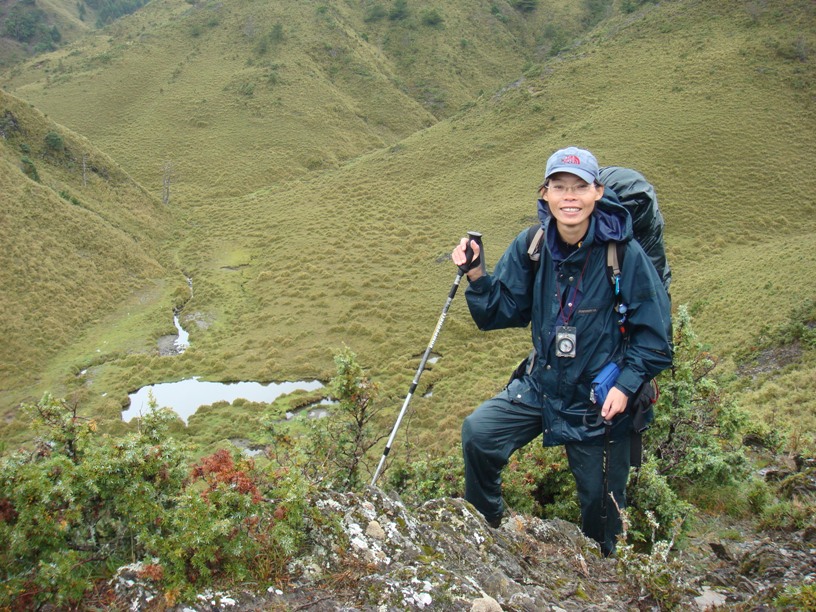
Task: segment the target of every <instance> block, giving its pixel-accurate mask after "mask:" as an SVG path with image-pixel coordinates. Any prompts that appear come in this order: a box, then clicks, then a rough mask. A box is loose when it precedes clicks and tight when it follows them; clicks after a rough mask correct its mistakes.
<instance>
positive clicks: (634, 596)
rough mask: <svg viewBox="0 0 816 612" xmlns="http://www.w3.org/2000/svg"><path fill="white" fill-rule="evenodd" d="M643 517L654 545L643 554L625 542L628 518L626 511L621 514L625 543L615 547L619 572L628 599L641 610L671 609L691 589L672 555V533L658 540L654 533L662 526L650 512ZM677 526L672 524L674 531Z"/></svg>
mask: <svg viewBox="0 0 816 612" xmlns="http://www.w3.org/2000/svg"><path fill="white" fill-rule="evenodd" d="M646 516H647V519H648V523H649V526H650V527H651V531H652V533H651V537H650V539H651V540H652V541H653V542H654V546H653V547H652V549H651V551H650V552H648V553H642V552H637V551H636V550H635V548H634V546H632V545H631V544H626V543H624V542H625V540H626V539H627V529H628V524H629V517H628V516H627V512H626V511H625V510H624V511H623V512H622V513H621V517H622V519H623V533H622V537H621V540H622V541H624V542H622V543H621V544H620V545H618V547H617V566H616V568H617V571H618V575H619V576H620V577H621V581H622V585H623V587H624V589H626V590H627V591H628V592H629V596H630V598H631V600H632V601H637V602H638V604H639V607H640V608H641V609H658V610H673V609H676V608H677V607H678V606H679V605H680V602H681V601H682V598H683V596H684V595H685V594H686V593H688V592H690V585H689V584H688V583H687V581H686V580H685V578H684V573H683V571H682V569H683V565H682V563H681V562H680V561H679V560H678V559H677V558H673V557H672V556H671V550H672V548H673V546H674V536H672V537H671V538H670V539H668V540H666V539H661V540H657V539H656V538H657V533H658V532H660V531H665V526H661V525H660V524H659V523H658V522H657V520H656V519H655V518H654V516H652V515H651V514H649V513H647V515H646ZM678 529H679V525H676V524H675V526H674V534H676V533H677V531H678ZM649 604H652V605H649Z"/></svg>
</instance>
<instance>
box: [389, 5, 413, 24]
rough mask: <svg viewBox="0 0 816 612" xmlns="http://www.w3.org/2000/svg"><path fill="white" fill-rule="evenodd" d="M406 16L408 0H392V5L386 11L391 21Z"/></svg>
mask: <svg viewBox="0 0 816 612" xmlns="http://www.w3.org/2000/svg"><path fill="white" fill-rule="evenodd" d="M406 17H408V0H394V5H393V6H392V7H391V10H390V11H389V12H388V18H389V19H390V20H391V21H400V20H402V19H405V18H406Z"/></svg>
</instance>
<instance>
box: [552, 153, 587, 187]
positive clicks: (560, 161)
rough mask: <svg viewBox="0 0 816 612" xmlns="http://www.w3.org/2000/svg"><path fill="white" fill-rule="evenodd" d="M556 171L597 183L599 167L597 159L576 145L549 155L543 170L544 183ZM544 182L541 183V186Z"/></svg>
mask: <svg viewBox="0 0 816 612" xmlns="http://www.w3.org/2000/svg"><path fill="white" fill-rule="evenodd" d="M558 172H568V173H569V174H574V175H575V176H577V177H579V178H582V179H584V180H585V181H586V182H587V183H597V182H598V175H599V173H600V169H599V168H598V160H597V159H595V156H594V155H593V154H592V153H590V152H589V151H587V150H586V149H579V148H578V147H567V148H566V149H560V150H558V151H556V152H555V153H553V154H552V155H550V159H548V160H547V169H546V171H545V172H544V183H546V182H547V179H548V178H550V177H551V176H552V175H553V174H556V173H558ZM544 183H542V184H541V186H542V187H543V186H544Z"/></svg>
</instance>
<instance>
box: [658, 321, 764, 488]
mask: <svg viewBox="0 0 816 612" xmlns="http://www.w3.org/2000/svg"><path fill="white" fill-rule="evenodd" d="M674 323H675V331H674V347H675V354H674V365H673V366H672V368H671V369H670V370H669V371H667V372H665V373H664V375H663V376H661V378H660V388H661V396H660V400H659V402H658V404H657V406H656V408H655V419H654V422H653V423H652V426H651V428H650V429H649V431H648V432H647V433H646V435H645V440H644V448H645V451H646V452H647V453H649V454H652V455H653V456H654V457H655V459H656V462H657V463H656V465H657V468H658V471H659V473H660V474H662V475H664V476H665V477H666V478H667V480H668V482H669V484H670V485H671V486H672V488H674V489H675V490H678V491H682V490H683V488H684V487H686V486H688V485H690V484H692V483H694V484H695V485H697V486H700V485H702V486H705V485H709V484H710V485H711V486H720V485H728V484H734V483H736V482H741V481H743V480H744V479H745V478H747V476H748V473H749V471H750V466H749V464H748V460H747V457H746V456H745V453H744V449H743V447H742V436H741V432H742V429H743V428H744V427H745V425H746V423H747V422H748V418H747V416H746V414H745V413H744V412H743V411H741V410H740V409H739V408H738V407H737V406H736V405H735V404H734V403H733V402H732V401H730V400H728V399H727V398H725V397H724V396H723V395H722V393H721V392H720V389H719V386H718V384H717V382H716V380H715V379H714V378H713V376H712V375H711V374H712V371H713V370H714V369H715V367H716V365H717V360H716V358H715V357H714V356H713V355H711V354H710V353H708V352H707V351H705V350H704V349H703V347H702V345H701V344H700V343H699V342H698V341H697V336H696V334H695V333H694V330H693V329H692V326H691V317H690V315H689V313H688V309H687V308H686V307H685V306H681V307H680V308H679V309H678V312H677V315H676V316H675V319H674Z"/></svg>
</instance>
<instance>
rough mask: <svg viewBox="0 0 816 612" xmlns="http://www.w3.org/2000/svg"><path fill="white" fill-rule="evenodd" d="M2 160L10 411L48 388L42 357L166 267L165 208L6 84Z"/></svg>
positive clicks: (73, 339)
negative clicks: (8, 90)
mask: <svg viewBox="0 0 816 612" xmlns="http://www.w3.org/2000/svg"><path fill="white" fill-rule="evenodd" d="M0 167H1V168H2V170H0V194H2V200H3V205H2V213H0V215H1V216H0V219H1V220H2V231H0V258H2V259H0V285H2V288H3V296H2V310H3V317H2V325H3V333H2V335H3V343H2V345H0V364H2V369H0V389H2V397H3V404H4V406H3V407H4V411H6V410H8V407H9V403H10V402H13V401H19V399H21V398H22V397H30V396H31V393H34V392H35V390H39V391H38V392H39V393H41V392H42V391H44V390H45V388H42V381H41V380H40V377H41V376H42V375H43V371H44V365H45V364H46V363H47V362H48V360H49V359H50V358H52V357H53V356H54V355H55V354H56V353H58V352H59V351H60V350H61V349H63V348H65V347H66V346H68V345H74V344H76V343H77V340H78V338H79V336H80V335H81V333H82V331H83V330H84V329H86V328H87V327H88V325H89V324H90V323H91V322H93V321H94V320H96V319H98V318H99V317H101V316H104V315H105V314H107V313H109V312H111V311H112V310H114V309H115V308H116V307H117V306H118V304H119V303H120V302H121V301H122V300H123V299H125V298H126V297H127V296H129V295H131V294H132V293H133V292H134V291H135V290H137V289H141V288H142V287H143V286H145V285H146V284H147V283H150V282H151V281H155V279H160V278H161V277H162V276H163V275H164V266H165V263H164V258H163V256H162V255H161V254H160V252H159V246H158V245H159V243H160V242H161V241H162V240H163V239H165V238H166V237H167V235H168V228H167V220H168V217H167V213H166V211H164V210H162V206H161V204H159V203H158V202H157V201H156V200H155V199H154V198H152V197H150V196H149V195H148V194H146V193H145V192H144V190H143V189H142V188H141V187H139V185H137V184H136V183H135V182H134V181H133V180H132V179H131V178H130V177H129V176H128V175H127V174H126V173H125V172H124V171H123V170H122V169H121V168H119V166H117V165H116V164H115V163H114V162H113V161H112V160H111V159H110V158H109V157H107V156H105V155H104V154H103V153H101V152H100V151H99V150H97V149H96V148H94V147H93V146H92V145H91V144H90V143H89V142H88V141H87V140H86V139H84V138H82V137H80V136H77V135H76V134H74V133H72V132H70V131H68V130H66V129H65V128H62V127H61V126H59V125H57V124H55V123H53V122H51V121H49V120H48V119H47V118H45V117H44V116H43V115H42V114H41V113H40V112H38V111H36V110H34V109H32V108H31V107H30V106H29V105H28V104H25V103H23V102H22V101H20V100H18V99H16V98H14V97H12V96H10V95H8V94H6V93H3V92H0ZM53 382H54V380H53V379H51V380H49V381H48V383H49V385H50V384H53ZM46 388H50V386H49V387H46Z"/></svg>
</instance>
